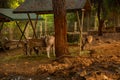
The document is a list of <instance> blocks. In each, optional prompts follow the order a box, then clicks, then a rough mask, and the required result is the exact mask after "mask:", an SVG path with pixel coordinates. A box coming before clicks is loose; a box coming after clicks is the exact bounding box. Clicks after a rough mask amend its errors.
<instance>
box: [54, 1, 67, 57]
mask: <svg viewBox="0 0 120 80" xmlns="http://www.w3.org/2000/svg"><path fill="white" fill-rule="evenodd" d="M52 2H53V11H54V25H55V54H56V57H61V56H64V55H69V52H68V45H67V20H66V7H65V0H52Z"/></svg>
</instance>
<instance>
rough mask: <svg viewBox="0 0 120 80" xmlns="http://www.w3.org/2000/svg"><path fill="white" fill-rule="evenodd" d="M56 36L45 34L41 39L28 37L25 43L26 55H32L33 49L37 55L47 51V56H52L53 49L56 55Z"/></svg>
mask: <svg viewBox="0 0 120 80" xmlns="http://www.w3.org/2000/svg"><path fill="white" fill-rule="evenodd" d="M54 46H55V37H54V36H49V35H48V36H44V37H41V38H40V39H28V40H27V41H26V43H25V44H24V48H25V49H24V50H25V53H26V55H31V53H32V51H34V52H35V53H36V54H37V55H38V54H39V53H40V51H41V52H43V51H46V52H47V57H48V58H50V51H51V49H52V51H53V54H54V56H55V49H54Z"/></svg>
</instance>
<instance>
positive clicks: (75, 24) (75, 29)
mask: <svg viewBox="0 0 120 80" xmlns="http://www.w3.org/2000/svg"><path fill="white" fill-rule="evenodd" d="M74 32H77V22H75V23H74Z"/></svg>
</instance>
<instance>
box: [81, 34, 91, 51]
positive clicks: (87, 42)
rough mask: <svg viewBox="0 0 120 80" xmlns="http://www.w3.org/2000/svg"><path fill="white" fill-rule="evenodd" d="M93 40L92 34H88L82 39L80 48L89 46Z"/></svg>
mask: <svg viewBox="0 0 120 80" xmlns="http://www.w3.org/2000/svg"><path fill="white" fill-rule="evenodd" d="M92 41H93V36H91V35H89V36H87V37H86V38H85V39H84V40H83V41H82V47H81V48H82V50H85V49H86V46H88V45H89V46H90V44H91V43H92Z"/></svg>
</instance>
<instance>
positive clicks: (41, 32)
mask: <svg viewBox="0 0 120 80" xmlns="http://www.w3.org/2000/svg"><path fill="white" fill-rule="evenodd" d="M42 34H43V30H42V22H40V37H41V36H42Z"/></svg>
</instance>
